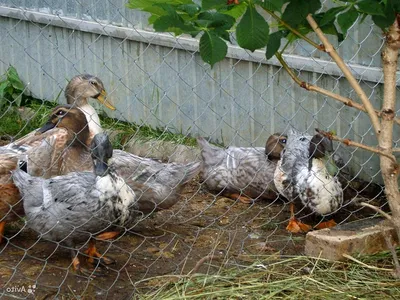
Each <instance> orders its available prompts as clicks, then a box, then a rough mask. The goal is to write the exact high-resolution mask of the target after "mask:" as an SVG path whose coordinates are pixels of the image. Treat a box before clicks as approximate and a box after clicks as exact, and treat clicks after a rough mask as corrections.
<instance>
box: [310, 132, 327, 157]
mask: <svg viewBox="0 0 400 300" xmlns="http://www.w3.org/2000/svg"><path fill="white" fill-rule="evenodd" d="M308 150H309V157H313V158H323V157H324V156H325V154H326V152H333V144H332V141H331V140H330V139H328V138H327V137H325V136H323V135H322V134H320V133H317V134H316V135H314V136H313V137H312V139H311V141H310V146H309V149H308Z"/></svg>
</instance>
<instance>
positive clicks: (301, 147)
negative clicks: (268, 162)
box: [274, 130, 343, 215]
mask: <svg viewBox="0 0 400 300" xmlns="http://www.w3.org/2000/svg"><path fill="white" fill-rule="evenodd" d="M312 138H313V137H311V136H308V135H304V134H301V133H299V132H297V131H295V130H291V131H290V132H289V134H288V139H287V144H286V147H285V150H284V152H283V154H282V158H281V160H280V161H279V162H278V166H277V168H276V170H275V177H274V181H275V185H276V187H277V189H278V191H279V193H280V194H282V195H283V196H284V197H286V198H287V199H288V200H289V201H295V202H297V201H299V200H300V202H301V204H302V205H303V206H304V207H306V208H308V209H310V210H311V211H312V212H314V213H317V214H318V215H327V214H330V213H333V212H334V211H336V210H337V209H339V208H340V206H341V205H342V203H343V190H342V187H341V184H340V183H339V180H338V179H337V177H336V176H333V175H335V174H329V172H328V168H327V167H326V161H327V158H329V155H331V154H329V153H325V157H323V158H321V157H310V143H311V139H312ZM327 143H331V141H327ZM321 155H322V154H321ZM321 155H320V156H321Z"/></svg>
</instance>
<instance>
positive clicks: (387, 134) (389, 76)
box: [379, 14, 400, 228]
mask: <svg viewBox="0 0 400 300" xmlns="http://www.w3.org/2000/svg"><path fill="white" fill-rule="evenodd" d="M399 49H400V14H397V17H396V20H395V22H394V23H393V25H392V26H390V28H389V31H388V33H387V35H386V42H385V46H384V49H383V50H382V62H383V74H384V79H385V83H384V100H383V105H382V121H381V129H382V131H381V133H380V135H379V147H380V148H381V150H382V151H383V152H386V153H387V154H390V155H392V156H393V152H392V148H393V119H394V117H395V107H396V71H397V58H398V55H399ZM395 161H396V160H395V158H394V156H393V160H392V159H390V158H389V157H386V156H383V155H381V156H380V164H381V172H382V176H383V181H384V183H385V193H386V196H387V199H388V201H389V205H390V209H391V211H392V214H393V218H392V220H393V222H394V223H395V225H396V227H397V228H400V193H399V187H398V183H397V178H398V176H399V171H400V170H399V165H398V164H396V163H395Z"/></svg>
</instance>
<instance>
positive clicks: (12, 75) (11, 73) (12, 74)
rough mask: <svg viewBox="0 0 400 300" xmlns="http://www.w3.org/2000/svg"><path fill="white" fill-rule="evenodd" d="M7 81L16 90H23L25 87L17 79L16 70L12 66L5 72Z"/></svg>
mask: <svg viewBox="0 0 400 300" xmlns="http://www.w3.org/2000/svg"><path fill="white" fill-rule="evenodd" d="M7 80H8V81H9V82H10V83H11V85H12V86H13V87H14V88H15V89H16V90H20V91H23V90H24V88H25V86H24V84H23V83H22V81H21V79H20V78H19V76H18V73H17V70H15V68H14V67H13V66H10V67H9V68H8V70H7Z"/></svg>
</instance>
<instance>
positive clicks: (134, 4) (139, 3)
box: [126, 0, 193, 10]
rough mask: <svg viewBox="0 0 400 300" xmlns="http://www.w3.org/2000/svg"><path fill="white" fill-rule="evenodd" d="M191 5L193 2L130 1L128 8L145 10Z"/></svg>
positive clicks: (174, 0)
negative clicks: (154, 7) (153, 7)
mask: <svg viewBox="0 0 400 300" xmlns="http://www.w3.org/2000/svg"><path fill="white" fill-rule="evenodd" d="M191 3H193V1H192V0H129V2H128V3H127V4H126V6H127V7H128V8H132V9H140V10H143V8H146V7H150V6H152V5H155V4H170V5H182V4H191Z"/></svg>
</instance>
